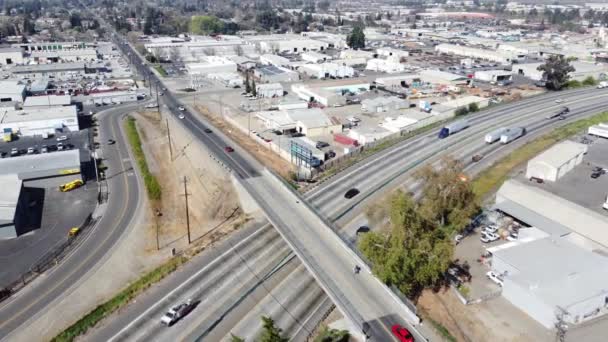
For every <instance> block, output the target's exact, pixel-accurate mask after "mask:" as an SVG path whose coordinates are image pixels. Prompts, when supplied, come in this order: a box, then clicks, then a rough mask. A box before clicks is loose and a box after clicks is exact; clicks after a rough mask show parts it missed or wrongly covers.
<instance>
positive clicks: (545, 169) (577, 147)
mask: <svg viewBox="0 0 608 342" xmlns="http://www.w3.org/2000/svg"><path fill="white" fill-rule="evenodd" d="M587 150H588V146H587V145H585V144H581V143H577V142H574V141H569V140H566V141H564V142H561V143H559V144H556V145H554V146H553V147H551V148H549V149H548V150H546V151H545V152H543V153H541V154H539V155H538V156H536V157H534V158H532V159H531V160H530V161H529V162H528V167H527V170H526V177H527V178H532V177H535V178H540V179H543V180H548V181H552V182H555V181H557V180H558V179H559V178H561V177H562V176H564V175H565V174H566V173H568V172H569V171H570V170H572V169H573V168H574V167H575V166H577V165H578V164H580V163H581V162H582V161H583V156H584V155H585V153H587Z"/></svg>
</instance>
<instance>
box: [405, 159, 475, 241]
mask: <svg viewBox="0 0 608 342" xmlns="http://www.w3.org/2000/svg"><path fill="white" fill-rule="evenodd" d="M463 169H464V166H463V165H462V163H461V162H460V161H458V160H456V159H454V158H444V159H442V160H441V162H440V165H439V167H438V168H435V167H433V166H432V165H431V164H428V165H426V166H425V167H423V168H422V169H421V170H420V171H418V172H417V173H416V175H415V177H416V178H417V179H418V180H419V181H422V182H423V183H424V184H425V186H424V188H423V190H422V195H423V196H422V198H423V199H422V200H421V202H420V208H419V209H420V215H422V216H423V217H424V218H425V219H426V220H429V221H431V222H434V224H436V225H438V226H440V227H443V228H444V229H446V230H447V231H448V232H449V233H453V232H456V231H460V230H462V229H463V228H464V227H465V226H466V225H467V224H468V223H469V221H470V218H471V217H473V215H474V214H475V213H476V212H477V211H478V207H477V203H476V198H475V193H474V192H473V190H472V188H471V185H470V183H469V182H468V181H467V180H463V179H462V177H463Z"/></svg>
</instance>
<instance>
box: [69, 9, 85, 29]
mask: <svg viewBox="0 0 608 342" xmlns="http://www.w3.org/2000/svg"><path fill="white" fill-rule="evenodd" d="M70 24H71V25H72V27H80V26H82V20H81V19H80V14H79V13H78V12H72V14H70Z"/></svg>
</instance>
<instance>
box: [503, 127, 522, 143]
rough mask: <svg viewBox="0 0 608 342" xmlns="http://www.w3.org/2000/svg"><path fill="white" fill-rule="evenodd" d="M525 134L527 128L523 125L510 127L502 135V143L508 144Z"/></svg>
mask: <svg viewBox="0 0 608 342" xmlns="http://www.w3.org/2000/svg"><path fill="white" fill-rule="evenodd" d="M524 134H526V129H525V128H523V127H515V128H509V129H508V130H507V131H506V132H504V133H503V134H502V135H501V136H500V143H501V144H508V143H510V142H511V141H513V140H515V139H518V138H519V137H521V136H522V135H524Z"/></svg>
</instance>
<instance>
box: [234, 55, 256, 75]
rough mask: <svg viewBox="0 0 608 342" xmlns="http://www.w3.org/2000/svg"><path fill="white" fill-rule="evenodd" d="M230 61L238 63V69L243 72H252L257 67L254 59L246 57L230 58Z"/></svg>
mask: <svg viewBox="0 0 608 342" xmlns="http://www.w3.org/2000/svg"><path fill="white" fill-rule="evenodd" d="M228 59H229V60H231V61H233V62H234V63H236V67H237V69H239V70H240V71H243V72H245V71H248V70H251V69H253V68H255V66H256V62H255V61H254V60H253V59H250V58H247V57H244V56H229V57H228Z"/></svg>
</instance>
